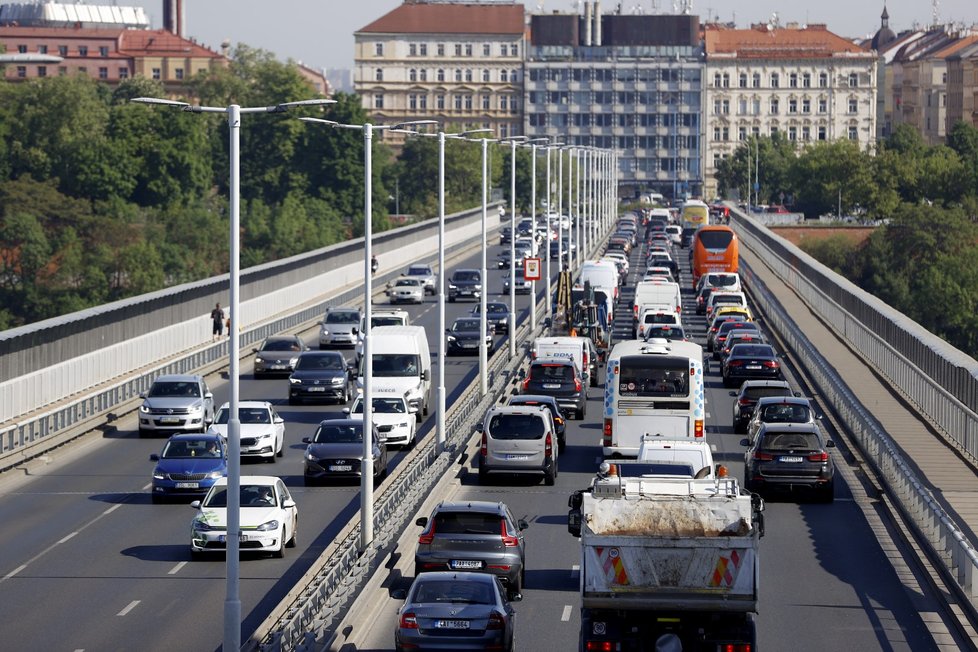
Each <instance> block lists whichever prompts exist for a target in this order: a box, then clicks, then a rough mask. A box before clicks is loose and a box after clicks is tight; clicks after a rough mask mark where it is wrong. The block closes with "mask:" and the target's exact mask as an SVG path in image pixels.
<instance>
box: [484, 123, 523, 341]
mask: <svg viewBox="0 0 978 652" xmlns="http://www.w3.org/2000/svg"><path fill="white" fill-rule="evenodd" d="M525 140H527V137H526V136H509V137H508V138H500V139H499V142H505V143H509V357H510V359H513V358H515V357H516V145H517V144H518V143H522V142H523V141H525ZM483 291H484V290H483Z"/></svg>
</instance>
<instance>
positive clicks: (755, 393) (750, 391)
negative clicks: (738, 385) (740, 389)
mask: <svg viewBox="0 0 978 652" xmlns="http://www.w3.org/2000/svg"><path fill="white" fill-rule="evenodd" d="M744 396H745V397H746V398H752V399H754V400H757V399H759V398H763V397H765V396H791V390H790V389H788V388H787V387H749V388H747V390H746V392H745V393H744Z"/></svg>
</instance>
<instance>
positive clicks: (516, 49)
mask: <svg viewBox="0 0 978 652" xmlns="http://www.w3.org/2000/svg"><path fill="white" fill-rule="evenodd" d="M509 56H511V57H518V56H520V46H519V43H510V44H509Z"/></svg>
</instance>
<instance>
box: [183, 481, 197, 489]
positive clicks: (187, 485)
mask: <svg viewBox="0 0 978 652" xmlns="http://www.w3.org/2000/svg"><path fill="white" fill-rule="evenodd" d="M199 488H200V483H199V482H178V483H177V489H199Z"/></svg>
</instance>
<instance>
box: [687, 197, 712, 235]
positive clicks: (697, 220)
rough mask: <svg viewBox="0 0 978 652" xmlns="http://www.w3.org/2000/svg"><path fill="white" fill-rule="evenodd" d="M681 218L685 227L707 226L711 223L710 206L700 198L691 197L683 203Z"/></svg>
mask: <svg viewBox="0 0 978 652" xmlns="http://www.w3.org/2000/svg"><path fill="white" fill-rule="evenodd" d="M681 219H682V224H683V228H687V227H692V228H694V229H696V228H699V227H701V226H707V225H708V224H709V223H710V207H709V206H707V205H706V204H705V203H703V202H701V201H699V200H698V199H690V200H689V201H687V202H686V203H685V204H683V208H682V212H681Z"/></svg>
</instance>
